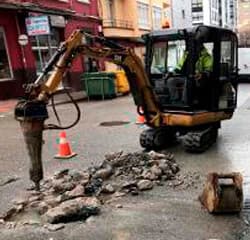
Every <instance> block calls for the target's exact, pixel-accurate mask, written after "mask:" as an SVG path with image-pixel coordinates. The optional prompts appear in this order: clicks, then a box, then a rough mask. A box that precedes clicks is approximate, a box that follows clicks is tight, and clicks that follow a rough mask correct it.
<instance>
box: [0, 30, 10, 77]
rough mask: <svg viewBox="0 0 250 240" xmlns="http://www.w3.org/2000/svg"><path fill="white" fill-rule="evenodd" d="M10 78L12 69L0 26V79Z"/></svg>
mask: <svg viewBox="0 0 250 240" xmlns="http://www.w3.org/2000/svg"><path fill="white" fill-rule="evenodd" d="M10 78H12V71H11V66H10V61H9V57H8V51H7V46H6V40H5V35H4V30H3V28H1V27H0V81H1V80H2V79H10Z"/></svg>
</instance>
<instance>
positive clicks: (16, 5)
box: [0, 1, 75, 16]
mask: <svg viewBox="0 0 250 240" xmlns="http://www.w3.org/2000/svg"><path fill="white" fill-rule="evenodd" d="M1 8H4V9H12V10H19V11H20V10H21V11H27V12H37V13H45V14H53V15H62V16H73V15H74V14H75V11H72V10H68V9H59V8H51V7H46V6H42V5H40V4H34V3H28V2H23V3H20V2H3V1H1V2H0V9H1Z"/></svg>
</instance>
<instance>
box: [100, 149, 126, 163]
mask: <svg viewBox="0 0 250 240" xmlns="http://www.w3.org/2000/svg"><path fill="white" fill-rule="evenodd" d="M122 153H123V151H120V152H115V153H109V154H105V156H104V157H105V159H106V160H107V161H110V162H112V161H114V160H116V159H117V158H119V157H120V156H121V155H122Z"/></svg>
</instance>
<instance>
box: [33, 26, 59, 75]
mask: <svg viewBox="0 0 250 240" xmlns="http://www.w3.org/2000/svg"><path fill="white" fill-rule="evenodd" d="M31 44H32V51H33V53H34V56H35V59H36V69H37V73H38V74H39V73H41V72H42V69H43V68H44V67H45V65H46V63H47V62H48V61H49V59H50V58H51V57H52V55H53V54H54V53H55V51H56V49H57V48H58V46H59V44H60V30H59V29H58V28H52V29H51V34H50V35H38V36H32V37H31Z"/></svg>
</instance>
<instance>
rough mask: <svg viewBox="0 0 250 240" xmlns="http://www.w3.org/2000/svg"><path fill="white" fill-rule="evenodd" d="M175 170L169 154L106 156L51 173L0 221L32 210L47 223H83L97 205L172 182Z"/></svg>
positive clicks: (116, 154)
mask: <svg viewBox="0 0 250 240" xmlns="http://www.w3.org/2000/svg"><path fill="white" fill-rule="evenodd" d="M178 171H179V166H178V165H177V163H176V162H175V160H174V156H173V154H170V153H166V152H165V153H157V152H154V151H151V152H149V153H144V152H135V153H128V154H123V152H117V153H113V154H108V155H106V156H105V160H104V161H103V162H102V163H101V164H100V165H99V166H91V167H90V168H88V169H86V170H82V171H80V170H69V169H65V170H62V171H60V172H57V173H55V174H54V176H53V177H51V178H49V179H47V180H44V181H43V182H42V183H41V190H40V192H36V191H33V192H30V193H29V197H27V199H19V200H16V201H15V202H14V207H13V208H12V209H10V210H9V211H8V212H7V213H6V214H5V216H3V217H2V219H3V220H4V221H8V220H9V219H11V218H13V216H14V215H17V214H18V213H21V212H25V211H30V210H35V211H36V212H37V213H38V214H39V216H41V218H42V220H43V222H47V223H49V224H54V223H62V222H63V223H65V222H69V221H73V220H85V219H86V218H88V217H89V216H91V215H96V214H98V213H99V212H100V207H101V204H104V203H109V202H111V201H113V200H114V199H117V198H119V197H122V196H124V195H126V194H128V193H130V194H132V195H138V194H139V193H140V192H141V191H145V190H150V189H152V188H153V187H154V186H155V185H161V184H162V182H163V181H167V180H173V179H175V175H176V174H177V172H178ZM0 218H1V217H0Z"/></svg>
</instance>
